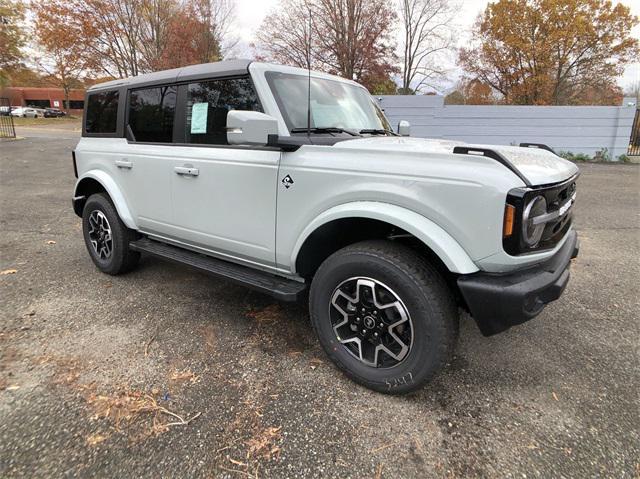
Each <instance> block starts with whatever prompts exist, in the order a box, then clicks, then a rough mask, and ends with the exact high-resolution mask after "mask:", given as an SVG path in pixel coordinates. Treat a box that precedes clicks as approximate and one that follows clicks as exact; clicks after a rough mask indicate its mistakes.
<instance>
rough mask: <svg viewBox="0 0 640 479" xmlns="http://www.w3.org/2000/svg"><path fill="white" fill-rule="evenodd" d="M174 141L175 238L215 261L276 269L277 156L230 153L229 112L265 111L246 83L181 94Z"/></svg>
mask: <svg viewBox="0 0 640 479" xmlns="http://www.w3.org/2000/svg"><path fill="white" fill-rule="evenodd" d="M180 89H181V90H180V92H179V107H178V111H179V113H178V115H179V118H178V119H177V121H176V124H177V125H180V128H181V130H182V131H180V132H178V137H179V138H181V141H182V143H183V145H184V146H181V147H176V148H175V150H174V156H173V159H172V161H171V164H172V172H171V192H172V199H173V211H174V221H173V222H174V225H175V228H176V231H175V233H174V234H175V235H176V236H178V235H180V237H181V238H182V239H183V240H184V241H186V242H188V243H189V244H191V245H194V246H198V247H200V248H204V249H206V250H208V251H211V252H214V253H217V254H218V255H220V256H223V257H227V258H231V259H237V260H241V261H242V260H244V261H247V262H250V263H253V264H258V265H264V266H269V267H271V266H273V265H274V264H275V218H276V184H277V175H278V164H279V160H280V152H279V151H276V150H274V149H267V148H248V147H238V146H231V145H229V144H228V143H227V135H226V123H227V113H228V112H229V111H230V110H253V111H262V108H261V106H260V102H259V100H258V97H257V94H256V92H255V89H254V87H253V83H252V82H251V80H250V78H249V77H241V78H227V79H216V80H204V81H197V82H193V83H189V84H184V85H181V86H180Z"/></svg>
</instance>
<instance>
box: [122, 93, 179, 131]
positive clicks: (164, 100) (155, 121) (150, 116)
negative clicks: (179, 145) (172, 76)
mask: <svg viewBox="0 0 640 479" xmlns="http://www.w3.org/2000/svg"><path fill="white" fill-rule="evenodd" d="M175 110H176V87H175V86H174V85H171V86H163V87H154V88H144V89H140V90H132V91H130V92H129V122H128V125H129V127H131V132H132V133H133V136H134V138H135V141H148V142H158V143H171V142H172V141H173V117H174V113H175Z"/></svg>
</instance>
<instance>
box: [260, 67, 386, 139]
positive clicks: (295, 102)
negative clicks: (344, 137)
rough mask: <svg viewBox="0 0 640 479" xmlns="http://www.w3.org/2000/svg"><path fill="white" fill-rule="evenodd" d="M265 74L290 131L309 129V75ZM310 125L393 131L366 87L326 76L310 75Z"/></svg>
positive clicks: (312, 126) (357, 130)
mask: <svg viewBox="0 0 640 479" xmlns="http://www.w3.org/2000/svg"><path fill="white" fill-rule="evenodd" d="M266 77H267V81H268V82H269V86H270V87H271V91H272V92H273V95H274V96H275V98H276V101H277V102H278V106H279V107H280V111H281V112H282V116H283V117H284V121H285V122H286V123H287V127H288V128H289V131H292V130H294V129H305V130H306V128H307V100H308V94H309V78H308V77H307V76H303V75H292V74H289V73H280V72H267V73H266ZM311 128H318V129H325V128H340V129H344V130H353V131H355V132H359V131H361V130H391V126H390V125H389V122H388V121H387V119H386V118H385V117H384V114H383V113H382V111H381V110H380V108H378V105H376V104H375V102H374V100H373V98H371V95H369V92H367V90H365V89H364V88H362V87H360V86H356V85H352V84H349V83H346V82H341V81H336V80H327V79H324V78H311Z"/></svg>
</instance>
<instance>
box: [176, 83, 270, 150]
mask: <svg viewBox="0 0 640 479" xmlns="http://www.w3.org/2000/svg"><path fill="white" fill-rule="evenodd" d="M185 110H186V119H185V120H186V121H185V141H186V142H187V143H201V144H208V145H227V144H228V143H227V114H228V113H229V111H231V110H251V111H262V108H261V106H260V101H259V100H258V95H257V94H256V91H255V89H254V88H253V83H252V82H251V80H250V79H249V78H233V79H226V80H211V81H205V82H198V83H190V84H189V86H188V89H187V105H186V109H185Z"/></svg>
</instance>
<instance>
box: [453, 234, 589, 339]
mask: <svg viewBox="0 0 640 479" xmlns="http://www.w3.org/2000/svg"><path fill="white" fill-rule="evenodd" d="M579 249H580V243H579V241H578V234H577V233H576V232H575V231H570V232H569V237H568V238H567V240H566V241H565V243H564V245H563V246H562V248H560V249H559V250H558V252H557V253H556V254H555V255H553V256H552V257H551V258H549V259H548V260H547V261H545V262H544V263H540V264H538V265H536V266H534V267H532V268H528V269H526V270H521V271H517V272H514V273H509V274H491V273H474V274H470V275H465V276H460V277H459V278H458V286H459V288H460V292H461V293H462V296H463V298H464V300H465V301H466V303H467V306H468V307H469V311H470V312H471V315H472V316H473V318H474V319H475V320H476V323H478V327H479V328H480V331H481V332H482V334H484V335H485V336H491V335H493V334H497V333H501V332H503V331H506V330H507V329H509V328H510V327H511V326H515V325H517V324H522V323H524V322H526V321H528V320H530V319H533V318H535V317H536V316H537V315H538V314H540V312H542V310H543V309H544V307H545V305H546V304H548V303H550V302H551V301H555V300H556V299H558V298H559V297H560V295H561V294H562V292H563V291H564V289H565V287H566V286H567V283H568V282H569V266H570V264H571V260H572V259H573V258H575V257H576V256H578V252H579Z"/></svg>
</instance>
